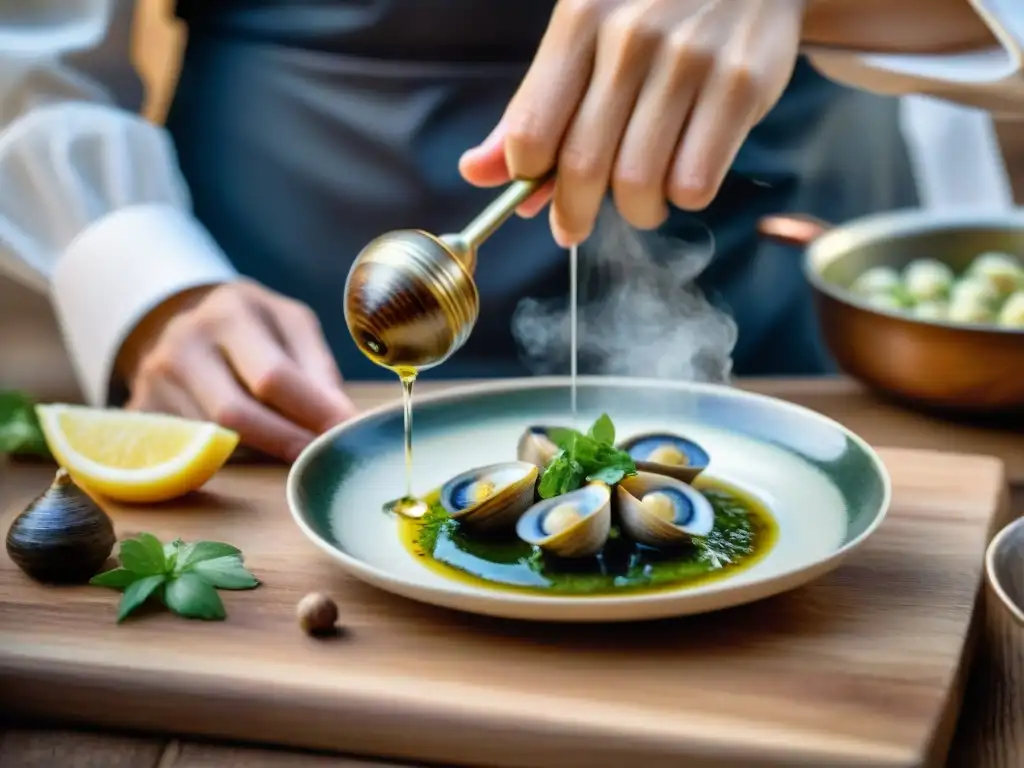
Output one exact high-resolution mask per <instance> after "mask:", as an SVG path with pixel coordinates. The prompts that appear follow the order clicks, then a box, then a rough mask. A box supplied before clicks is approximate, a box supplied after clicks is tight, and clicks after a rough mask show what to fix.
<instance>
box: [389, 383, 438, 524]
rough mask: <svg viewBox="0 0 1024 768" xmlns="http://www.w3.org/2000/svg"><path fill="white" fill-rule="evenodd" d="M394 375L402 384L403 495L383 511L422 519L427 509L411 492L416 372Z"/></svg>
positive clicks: (390, 502)
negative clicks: (413, 388) (413, 401)
mask: <svg viewBox="0 0 1024 768" xmlns="http://www.w3.org/2000/svg"><path fill="white" fill-rule="evenodd" d="M395 373H397V374H398V379H399V380H400V381H401V382H402V411H403V414H404V417H405V418H404V432H405V495H404V496H402V497H401V498H399V499H395V500H393V501H389V502H388V503H387V504H385V505H384V510H385V511H386V512H397V513H398V514H400V515H405V516H406V517H423V515H425V514H426V513H427V510H428V507H427V505H426V504H425V503H424V502H422V501H420V500H419V499H417V498H416V496H415V495H414V494H413V492H412V386H413V384H415V383H416V373H417V372H416V369H415V368H400V369H396V370H395Z"/></svg>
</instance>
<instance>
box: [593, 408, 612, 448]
mask: <svg viewBox="0 0 1024 768" xmlns="http://www.w3.org/2000/svg"><path fill="white" fill-rule="evenodd" d="M590 436H591V437H592V438H594V439H595V440H597V441H598V442H599V443H604V444H605V445H613V444H614V443H615V425H614V424H612V420H611V418H610V417H609V416H608V414H607V413H602V414H601V415H600V416H599V417H598V418H597V421H595V422H594V424H593V426H591V428H590Z"/></svg>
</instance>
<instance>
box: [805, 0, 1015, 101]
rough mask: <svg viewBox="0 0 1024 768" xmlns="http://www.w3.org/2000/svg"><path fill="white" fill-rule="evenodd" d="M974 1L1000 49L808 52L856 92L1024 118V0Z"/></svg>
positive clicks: (829, 74) (813, 49) (809, 49)
mask: <svg viewBox="0 0 1024 768" xmlns="http://www.w3.org/2000/svg"><path fill="white" fill-rule="evenodd" d="M894 1H898V0H894ZM969 1H970V3H971V5H972V6H974V9H975V11H976V12H977V13H978V15H979V16H980V17H981V18H982V20H983V21H984V22H985V24H986V25H987V26H988V27H989V29H990V30H991V31H992V33H993V36H994V37H995V38H996V40H997V41H998V45H997V46H994V47H992V48H990V49H988V50H979V51H969V52H964V53H955V54H876V53H863V52H856V51H849V50H840V49H834V48H821V47H811V46H808V47H807V48H805V52H806V53H807V54H808V56H809V58H810V59H811V61H812V63H813V64H814V65H815V66H816V67H817V68H818V69H819V70H820V71H821V72H822V73H823V74H824V75H826V76H827V77H829V78H831V79H833V80H836V81H838V82H841V83H845V84H847V85H850V86H853V87H855V88H859V89H862V90H867V91H873V92H875V93H882V94H888V95H908V94H925V95H929V96H934V97H937V98H940V99H944V100H947V101H952V102H957V103H960V104H964V105H967V106H973V107H980V108H982V109H985V110H987V111H989V112H991V113H992V114H993V115H996V116H1014V117H1019V116H1024V0H969Z"/></svg>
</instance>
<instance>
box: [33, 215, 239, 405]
mask: <svg viewBox="0 0 1024 768" xmlns="http://www.w3.org/2000/svg"><path fill="white" fill-rule="evenodd" d="M237 277H238V272H237V271H236V270H235V268H234V267H233V266H232V265H231V263H230V262H229V261H228V259H227V257H226V256H225V255H224V253H223V252H222V251H221V249H220V248H219V247H218V246H217V244H216V243H215V242H214V240H213V238H212V237H211V236H210V235H209V233H207V232H206V230H205V229H203V228H202V226H201V225H200V224H199V223H198V222H197V221H196V220H195V219H193V218H191V217H190V216H189V215H188V214H186V213H184V212H183V211H181V210H179V209H177V208H174V207H172V206H169V205H140V206H132V207H129V208H123V209H120V210H117V211H114V212H113V213H110V214H108V215H107V216H105V217H104V218H102V219H100V220H99V221H97V222H96V223H95V224H93V225H91V226H90V227H89V228H87V229H86V230H84V231H83V232H81V233H80V234H79V235H78V236H77V237H76V238H75V239H74V240H73V241H72V242H71V244H70V245H69V246H68V248H67V250H66V251H65V252H64V254H63V255H62V256H61V258H60V259H59V260H58V261H57V265H56V267H55V269H54V273H53V276H52V279H51V281H50V292H51V300H52V302H53V305H54V308H55V311H56V315H57V318H58V320H59V321H60V325H61V330H62V332H63V335H64V343H65V345H66V346H67V349H68V353H69V355H70V357H71V362H72V365H73V366H74V369H75V372H76V374H77V377H78V381H79V384H80V386H81V387H82V391H83V394H84V395H85V398H86V401H87V402H88V403H89V404H90V405H96V406H100V405H105V404H106V403H107V402H108V399H109V396H110V384H111V378H112V374H113V369H114V361H115V360H116V358H117V354H118V352H119V351H120V349H121V345H122V344H123V343H124V340H125V339H126V338H127V336H128V334H129V333H130V332H131V331H132V329H133V328H134V327H135V326H136V325H137V324H138V322H139V321H140V320H141V319H142V318H143V317H145V316H146V315H147V314H148V313H149V312H150V311H151V310H153V309H154V308H156V307H157V306H159V305H160V304H161V303H162V302H163V301H165V300H166V299H168V298H170V297H171V296H174V295H175V294H177V293H180V292H182V291H184V290H187V289H189V288H195V287H198V286H202V285H213V284H217V283H223V282H229V281H231V280H235V279H237Z"/></svg>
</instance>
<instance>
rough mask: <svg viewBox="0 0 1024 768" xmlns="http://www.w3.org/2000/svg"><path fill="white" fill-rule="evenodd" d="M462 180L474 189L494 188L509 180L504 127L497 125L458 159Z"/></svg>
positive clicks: (501, 124)
mask: <svg viewBox="0 0 1024 768" xmlns="http://www.w3.org/2000/svg"><path fill="white" fill-rule="evenodd" d="M459 172H460V173H461V174H462V178H464V179H465V180H466V181H468V182H469V183H470V184H472V185H473V186H476V187H496V186H498V185H500V184H507V183H508V182H509V180H510V179H511V175H510V174H509V170H508V163H506V162H505V126H504V124H503V123H500V122H499V123H498V124H497V125H496V126H495V127H494V130H493V131H491V133H490V135H489V136H488V137H487V138H486V139H484V140H483V141H482V142H481V143H480V144H478V145H477V146H475V147H473V148H472V149H469V150H467V151H466V152H465V153H464V154H463V155H462V157H460V158H459Z"/></svg>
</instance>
